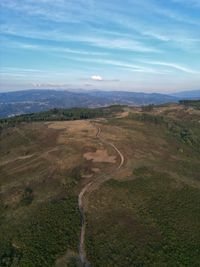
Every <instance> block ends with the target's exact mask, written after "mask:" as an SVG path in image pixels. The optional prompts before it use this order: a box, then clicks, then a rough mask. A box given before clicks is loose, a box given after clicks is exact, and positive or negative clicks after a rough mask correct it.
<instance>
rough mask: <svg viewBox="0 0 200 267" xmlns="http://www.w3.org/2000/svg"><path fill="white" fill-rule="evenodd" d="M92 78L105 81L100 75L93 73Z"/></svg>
mask: <svg viewBox="0 0 200 267" xmlns="http://www.w3.org/2000/svg"><path fill="white" fill-rule="evenodd" d="M91 80H93V81H103V78H102V77H101V76H99V75H92V76H91Z"/></svg>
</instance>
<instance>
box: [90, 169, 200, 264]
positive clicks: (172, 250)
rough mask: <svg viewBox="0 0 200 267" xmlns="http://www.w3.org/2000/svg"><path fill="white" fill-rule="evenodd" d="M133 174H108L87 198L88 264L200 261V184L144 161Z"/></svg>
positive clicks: (197, 262) (182, 262) (188, 262)
mask: <svg viewBox="0 0 200 267" xmlns="http://www.w3.org/2000/svg"><path fill="white" fill-rule="evenodd" d="M134 176H135V177H136V179H135V180H132V181H126V182H118V181H114V180H111V181H109V182H107V183H106V184H105V185H104V186H102V188H101V189H100V190H99V192H98V193H95V194H93V195H92V196H91V198H90V203H92V204H91V207H90V212H89V213H88V229H87V252H88V255H89V260H90V262H91V264H92V266H94V267H97V266H105V267H106V266H127V267H128V266H136V267H137V266H188V267H189V266H198V264H199V261H200V249H199V248H200V234H199V221H200V191H199V189H197V188H193V187H190V186H187V185H186V184H184V183H180V182H177V181H176V180H174V179H172V178H171V177H169V176H168V175H167V174H165V173H160V172H156V171H154V170H152V169H150V168H147V167H145V168H140V169H136V170H134ZM94 206H95V207H94Z"/></svg>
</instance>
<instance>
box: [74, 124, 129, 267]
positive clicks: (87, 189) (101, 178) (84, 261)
mask: <svg viewBox="0 0 200 267" xmlns="http://www.w3.org/2000/svg"><path fill="white" fill-rule="evenodd" d="M93 125H94V127H95V128H97V133H96V137H97V138H98V139H99V140H100V141H101V142H102V143H103V144H105V145H106V146H111V147H113V149H114V150H115V151H116V153H117V154H118V155H119V157H120V162H119V165H118V167H117V169H116V170H119V169H120V168H121V167H122V166H123V164H124V155H123V154H122V153H121V152H120V150H119V149H118V148H117V147H116V146H115V145H114V144H113V143H110V142H107V141H105V140H103V139H102V137H101V136H100V134H101V132H102V129H101V128H100V127H97V126H96V124H93ZM108 179H110V176H109V174H102V175H100V176H98V177H97V179H94V180H93V181H91V182H90V183H88V184H87V185H85V186H84V187H83V189H82V190H81V192H80V193H79V196H78V205H79V210H80V214H81V223H82V225H81V234H80V242H79V258H80V261H81V264H82V266H84V267H89V266H90V264H89V262H88V260H87V258H86V251H85V229H86V217H85V212H84V206H83V205H84V203H83V200H84V196H85V194H86V193H89V192H91V191H93V190H94V189H96V188H98V186H99V185H100V184H102V183H103V182H105V181H106V180H108Z"/></svg>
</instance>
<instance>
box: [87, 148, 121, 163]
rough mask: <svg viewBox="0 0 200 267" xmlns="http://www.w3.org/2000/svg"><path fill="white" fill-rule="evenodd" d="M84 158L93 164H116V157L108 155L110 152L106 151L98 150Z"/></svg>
mask: <svg viewBox="0 0 200 267" xmlns="http://www.w3.org/2000/svg"><path fill="white" fill-rule="evenodd" d="M83 156H84V158H86V159H87V160H92V161H93V162H108V163H115V162H116V156H110V155H108V151H107V150H106V149H97V150H96V151H95V152H87V153H85V154H84V155H83Z"/></svg>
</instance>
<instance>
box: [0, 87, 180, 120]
mask: <svg viewBox="0 0 200 267" xmlns="http://www.w3.org/2000/svg"><path fill="white" fill-rule="evenodd" d="M176 101H178V98H176V97H175V96H171V95H165V94H158V93H152V94H148V93H136V92H123V91H109V92H105V91H76V92H71V91H58V90H35V89H33V90H26V91H17V92H8V93H0V117H1V118H3V117H10V116H14V115H20V114H25V113H32V112H40V111H46V110H49V109H53V108H74V107H79V108H92V107H104V106H110V105H116V104H120V105H130V106H141V105H148V104H162V103H168V102H176Z"/></svg>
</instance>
